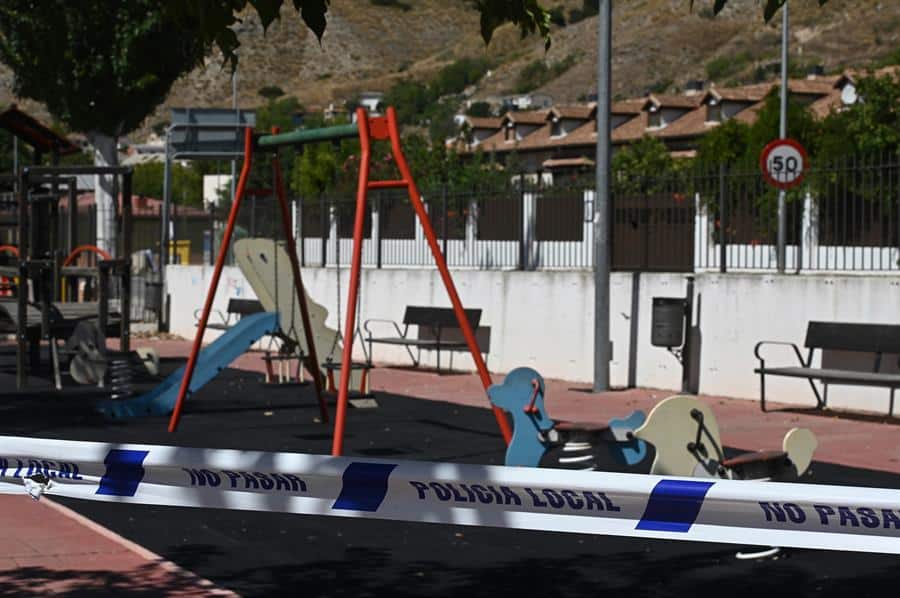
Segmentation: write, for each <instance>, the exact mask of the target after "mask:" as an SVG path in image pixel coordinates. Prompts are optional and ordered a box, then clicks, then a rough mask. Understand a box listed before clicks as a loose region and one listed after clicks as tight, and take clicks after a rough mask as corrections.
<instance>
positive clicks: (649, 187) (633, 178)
mask: <svg viewBox="0 0 900 598" xmlns="http://www.w3.org/2000/svg"><path fill="white" fill-rule="evenodd" d="M676 170H677V169H676V165H675V160H674V159H673V158H672V156H671V155H670V154H669V150H668V148H667V147H666V144H664V143H663V142H662V141H660V140H659V139H657V138H656V137H651V136H649V135H646V136H644V137H643V138H642V139H641V140H640V141H638V142H637V143H633V144H631V145H627V146H625V147H624V148H622V149H620V150H619V151H617V152H616V153H615V155H614V156H613V159H612V172H613V177H612V180H613V190H614V191H615V192H616V193H621V194H625V195H644V194H649V193H657V192H659V191H661V190H662V189H663V188H664V187H665V186H666V184H667V183H671V181H670V180H669V179H670V178H671V177H672V175H673V174H674V173H675V172H676Z"/></svg>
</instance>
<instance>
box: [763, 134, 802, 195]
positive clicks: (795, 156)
mask: <svg viewBox="0 0 900 598" xmlns="http://www.w3.org/2000/svg"><path fill="white" fill-rule="evenodd" d="M808 163H809V158H808V157H807V154H806V150H805V149H804V148H803V146H802V145H800V143H799V142H797V141H795V140H793V139H776V140H775V141H773V142H771V143H770V144H769V145H767V146H766V147H765V148H763V151H762V154H760V156H759V167H760V168H761V169H762V173H763V177H765V179H766V182H768V183H769V184H770V185H772V186H773V187H777V188H779V189H788V188H790V187H794V186H796V185H799V184H800V183H801V182H802V181H803V177H804V176H805V175H806V169H807V168H808V166H809V164H808Z"/></svg>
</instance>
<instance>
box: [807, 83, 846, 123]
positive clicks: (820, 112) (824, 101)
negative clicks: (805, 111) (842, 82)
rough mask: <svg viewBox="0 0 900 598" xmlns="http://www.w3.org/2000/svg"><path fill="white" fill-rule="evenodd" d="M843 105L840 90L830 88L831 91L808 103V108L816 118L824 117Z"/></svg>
mask: <svg viewBox="0 0 900 598" xmlns="http://www.w3.org/2000/svg"><path fill="white" fill-rule="evenodd" d="M843 105H844V103H843V102H842V101H841V90H840V89H832V90H831V93H829V94H828V95H827V96H822V97H821V98H819V99H818V100H816V101H815V102H813V103H812V104H810V105H809V110H810V112H812V113H813V115H815V117H816V118H825V117H826V116H828V115H829V114H831V113H832V112H833V111H836V110H839V109H840V108H841V107H842V106H843Z"/></svg>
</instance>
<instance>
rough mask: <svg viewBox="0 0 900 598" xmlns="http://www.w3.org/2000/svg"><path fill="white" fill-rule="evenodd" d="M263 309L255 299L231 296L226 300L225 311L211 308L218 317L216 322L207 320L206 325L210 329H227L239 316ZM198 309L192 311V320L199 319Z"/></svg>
mask: <svg viewBox="0 0 900 598" xmlns="http://www.w3.org/2000/svg"><path fill="white" fill-rule="evenodd" d="M262 310H263V308H262V304H261V303H260V302H259V301H257V300H256V299H235V298H231V299H229V300H228V308H227V309H226V310H225V311H226V313H224V314H223V313H222V312H221V311H219V310H218V309H216V310H213V311H214V312H215V313H216V315H217V316H218V317H219V321H218V322H209V323H208V324H207V325H206V327H207V328H208V329H210V330H228V329H229V328H231V327H232V326H234V325H235V324H237V321H238V320H239V319H240V318H243V317H244V316H249V315H250V314H256V313H259V312H261V311H262ZM200 311H201V310H199V309H198V310H195V311H194V320H195V321H199V320H200Z"/></svg>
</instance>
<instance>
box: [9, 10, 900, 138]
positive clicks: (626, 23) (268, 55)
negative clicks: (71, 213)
mask: <svg viewBox="0 0 900 598" xmlns="http://www.w3.org/2000/svg"><path fill="white" fill-rule="evenodd" d="M379 4H389V5H388V6H384V5H375V4H373V3H372V2H371V0H369V1H366V0H334V1H333V2H332V8H331V11H330V18H329V24H328V29H327V31H326V33H325V37H324V39H323V40H322V43H321V45H320V44H319V43H318V41H317V40H316V38H315V36H314V35H312V34H311V33H309V32H308V31H307V30H306V29H305V27H304V26H303V25H302V22H301V21H300V19H299V17H298V16H297V15H296V14H295V13H294V12H293V11H292V10H288V9H286V10H285V11H284V13H283V15H282V19H281V20H280V21H278V22H276V23H274V24H273V26H272V27H270V29H269V31H268V32H266V33H263V31H262V26H261V25H260V23H259V20H258V18H256V16H255V15H253V14H249V15H246V16H245V19H244V21H243V23H242V24H241V26H240V28H239V37H240V40H241V44H242V46H241V50H240V69H239V74H238V89H239V101H240V103H241V105H242V106H244V107H252V106H255V105H258V104H260V103H261V102H262V101H263V100H262V98H260V97H259V95H258V94H257V91H258V90H259V89H260V88H261V87H263V86H266V85H278V86H279V87H281V88H282V89H284V90H285V91H286V92H287V93H288V94H291V95H295V96H297V97H298V98H299V99H300V101H301V102H302V103H304V104H305V105H309V106H312V105H318V106H322V105H326V104H327V103H328V102H330V101H342V100H344V99H346V98H349V97H352V96H354V95H355V94H356V93H358V92H360V91H364V90H379V91H384V90H386V89H388V88H389V87H390V86H391V85H392V84H393V83H394V82H396V81H398V80H401V79H403V78H414V79H418V80H427V79H428V77H430V76H431V75H432V74H434V73H435V72H436V71H437V70H439V69H440V68H441V67H442V66H444V65H447V64H449V63H450V62H452V61H453V60H455V59H457V58H460V57H465V56H468V57H475V56H484V55H486V56H488V57H489V58H490V59H491V60H492V61H493V62H494V64H495V65H497V66H496V68H494V69H493V70H492V71H491V73H490V74H489V76H487V77H485V78H484V79H483V80H482V81H481V82H480V84H479V85H478V86H477V89H476V90H475V93H474V97H475V98H479V97H486V96H490V95H497V94H504V93H508V92H509V91H511V90H512V89H514V88H515V85H516V80H517V78H518V77H519V73H520V72H521V71H522V69H523V68H525V67H526V66H528V65H529V64H531V63H533V62H534V61H537V60H543V61H544V62H545V63H547V64H549V65H552V64H555V63H561V62H563V61H566V63H567V64H571V65H572V66H571V67H570V68H568V69H562V68H560V69H558V70H559V71H561V72H559V73H555V74H554V76H552V78H551V79H550V80H549V81H547V82H546V83H544V84H543V85H541V86H540V87H539V88H538V91H542V92H546V93H548V94H549V95H551V96H552V97H553V99H554V101H556V102H557V103H566V102H574V101H578V100H579V99H580V98H583V97H585V96H586V95H587V94H589V93H591V92H592V91H593V87H594V84H593V82H594V80H595V79H596V48H597V46H596V32H597V20H596V18H595V17H589V18H586V19H584V20H581V21H579V22H576V23H574V24H567V25H566V26H564V27H556V28H555V29H554V32H553V46H552V48H551V49H550V51H549V52H547V53H545V52H544V49H543V44H542V43H541V41H540V40H538V39H536V38H532V39H526V40H520V39H519V36H518V33H517V32H516V31H514V30H513V29H512V28H511V27H506V28H503V29H501V30H499V31H498V32H497V34H496V36H495V39H494V41H493V42H492V43H491V45H490V46H488V47H485V46H484V44H483V42H482V41H481V38H480V36H479V34H478V15H477V14H476V13H475V12H474V11H473V10H472V9H471V8H469V4H468V2H465V1H463V0H449V1H448V0H405V1H403V2H401V1H399V0H397V1H396V2H393V3H391V2H386V1H385V0H379ZM711 4H712V2H711V0H708V1H707V0H696V2H695V7H694V11H693V13H692V12H691V11H690V10H689V0H628V1H625V2H614V3H613V5H614V15H613V18H614V30H613V31H614V33H613V35H614V37H613V46H614V49H613V53H614V67H613V90H614V94H615V95H616V96H618V97H626V96H636V95H642V94H643V93H645V92H646V91H648V90H650V89H653V90H656V91H663V90H668V91H670V92H671V91H677V90H679V89H680V88H682V87H683V86H684V84H685V83H686V82H687V81H688V80H690V79H707V78H708V74H714V75H715V77H714V78H715V79H716V80H717V82H718V83H719V84H728V83H744V82H750V81H752V80H754V78H760V77H771V76H772V73H771V72H768V71H766V69H765V67H766V65H771V64H772V63H773V62H774V61H777V59H778V53H779V40H780V19H776V21H778V22H776V23H773V24H772V25H766V24H765V23H763V22H762V16H761V14H762V10H761V6H760V3H759V2H758V1H757V0H731V2H730V4H729V7H728V8H727V9H726V11H725V12H724V13H723V14H721V15H719V16H717V17H715V18H713V17H712V15H711V11H710V10H709V6H710V5H711ZM544 5H545V6H547V7H558V8H559V9H560V11H559V12H560V14H562V15H563V16H565V17H568V16H569V15H570V14H571V11H572V10H577V9H580V8H581V6H582V2H581V0H564V1H563V0H545V1H544ZM791 14H792V24H791V31H792V47H791V56H792V62H793V63H794V65H795V68H797V72H802V69H804V68H805V67H806V66H809V65H814V64H820V65H822V66H824V67H825V69H826V70H827V71H829V72H832V71H837V70H840V69H842V68H845V67H862V66H866V65H868V64H870V63H871V62H872V61H873V60H877V59H882V58H884V57H886V56H888V55H890V54H892V53H894V54H897V53H898V48H900V2H897V1H894V0H891V1H888V0H830V2H829V4H827V5H826V6H825V7H824V8H818V7H817V6H816V3H815V2H811V1H810V2H794V3H792V9H791ZM566 20H568V18H567V19H566ZM11 100H13V98H12V97H11V95H10V73H9V72H8V71H6V70H5V69H3V68H2V67H0V104H3V103H6V102H8V101H11ZM230 104H231V82H230V77H229V73H228V72H227V71H226V70H224V69H223V67H222V64H221V59H220V58H219V57H218V56H215V55H214V56H211V57H210V58H209V59H208V60H207V63H206V65H205V66H204V67H203V68H198V69H196V70H194V71H193V72H192V73H190V74H189V75H188V76H186V77H184V78H183V79H182V80H181V81H179V82H178V83H177V84H176V85H175V86H174V88H173V90H172V93H171V95H170V97H169V99H168V101H167V103H166V105H165V106H163V107H161V108H160V109H159V110H157V113H156V114H155V115H153V116H152V117H151V118H150V119H148V122H147V127H149V126H151V125H153V124H155V123H157V122H160V121H164V120H165V119H166V118H167V109H168V107H169V106H188V105H191V106H229V105H230ZM23 105H24V107H25V108H26V109H35V108H37V107H36V106H34V105H33V104H32V103H30V102H23Z"/></svg>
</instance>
